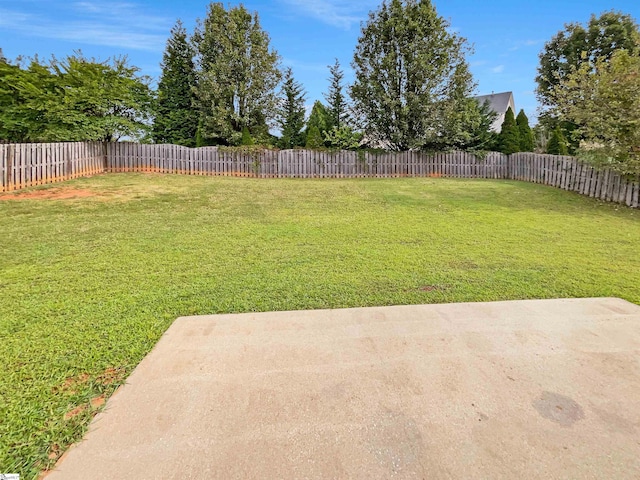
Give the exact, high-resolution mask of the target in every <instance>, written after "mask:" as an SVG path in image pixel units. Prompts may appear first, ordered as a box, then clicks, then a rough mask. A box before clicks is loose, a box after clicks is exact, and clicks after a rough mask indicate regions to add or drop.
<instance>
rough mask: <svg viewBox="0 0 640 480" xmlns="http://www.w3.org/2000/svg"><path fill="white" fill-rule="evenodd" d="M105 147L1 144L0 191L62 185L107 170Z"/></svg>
mask: <svg viewBox="0 0 640 480" xmlns="http://www.w3.org/2000/svg"><path fill="white" fill-rule="evenodd" d="M105 160H106V156H105V146H104V145H103V144H102V143H95V142H74V143H19V144H14V143H9V144H2V145H0V187H1V188H0V191H3V192H7V191H11V190H19V189H21V188H26V187H33V186H35V185H44V184H45V183H53V182H61V181H63V180H69V179H71V178H77V177H84V176H87V175H94V174H96V173H102V172H104V171H105V170H106V164H105Z"/></svg>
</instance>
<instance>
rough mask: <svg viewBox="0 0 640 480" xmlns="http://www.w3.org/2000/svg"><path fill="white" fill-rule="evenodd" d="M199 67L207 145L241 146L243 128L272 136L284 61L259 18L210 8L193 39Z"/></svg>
mask: <svg viewBox="0 0 640 480" xmlns="http://www.w3.org/2000/svg"><path fill="white" fill-rule="evenodd" d="M194 43H195V45H196V50H197V58H198V65H199V72H198V89H197V98H198V104H199V107H200V112H201V122H200V123H201V127H200V130H201V133H200V135H201V136H202V138H203V140H205V141H207V142H208V143H220V144H227V145H237V144H239V143H240V141H241V138H242V129H243V128H244V127H247V128H248V129H249V130H250V132H251V133H252V134H253V135H254V136H256V135H257V136H262V137H267V136H268V126H267V125H268V124H269V123H270V122H271V120H273V118H274V117H275V115H276V104H277V94H276V87H277V85H278V83H279V81H280V78H281V74H280V71H279V70H278V64H279V57H278V54H277V53H276V51H275V50H273V49H272V48H271V46H270V39H269V35H268V34H267V33H266V32H265V31H264V30H263V29H262V27H261V26H260V21H259V18H258V14H257V13H253V14H251V13H250V12H249V11H247V9H246V8H245V7H244V6H243V5H239V6H237V7H231V8H229V10H226V9H225V7H224V5H223V4H222V3H219V2H216V3H211V4H209V7H208V11H207V16H206V18H205V19H204V21H202V22H200V23H199V25H198V27H197V28H196V32H195V34H194Z"/></svg>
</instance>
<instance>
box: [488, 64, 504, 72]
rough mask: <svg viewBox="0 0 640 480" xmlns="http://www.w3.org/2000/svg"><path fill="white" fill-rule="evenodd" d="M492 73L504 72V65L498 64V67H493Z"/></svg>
mask: <svg viewBox="0 0 640 480" xmlns="http://www.w3.org/2000/svg"><path fill="white" fill-rule="evenodd" d="M491 72H492V73H502V72H504V65H498V66H497V67H493V68H492V69H491Z"/></svg>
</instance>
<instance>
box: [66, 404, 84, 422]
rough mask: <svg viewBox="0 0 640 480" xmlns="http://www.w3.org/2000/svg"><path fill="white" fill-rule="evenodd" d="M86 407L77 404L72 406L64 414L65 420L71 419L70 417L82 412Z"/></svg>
mask: <svg viewBox="0 0 640 480" xmlns="http://www.w3.org/2000/svg"><path fill="white" fill-rule="evenodd" d="M86 409H87V405H78V406H77V407H75V408H72V409H71V410H69V411H68V412H67V413H65V414H64V419H65V420H71V419H72V418H75V417H77V416H78V415H80V414H82V413H83V412H84V411H85V410H86Z"/></svg>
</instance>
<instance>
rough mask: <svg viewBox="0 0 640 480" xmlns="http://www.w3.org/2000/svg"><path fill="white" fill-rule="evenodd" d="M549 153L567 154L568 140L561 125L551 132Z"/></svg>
mask: <svg viewBox="0 0 640 480" xmlns="http://www.w3.org/2000/svg"><path fill="white" fill-rule="evenodd" d="M547 153H549V154H551V155H567V140H566V138H564V135H563V134H562V130H560V127H556V128H555V129H554V130H553V132H552V133H551V138H550V139H549V143H548V144H547Z"/></svg>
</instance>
